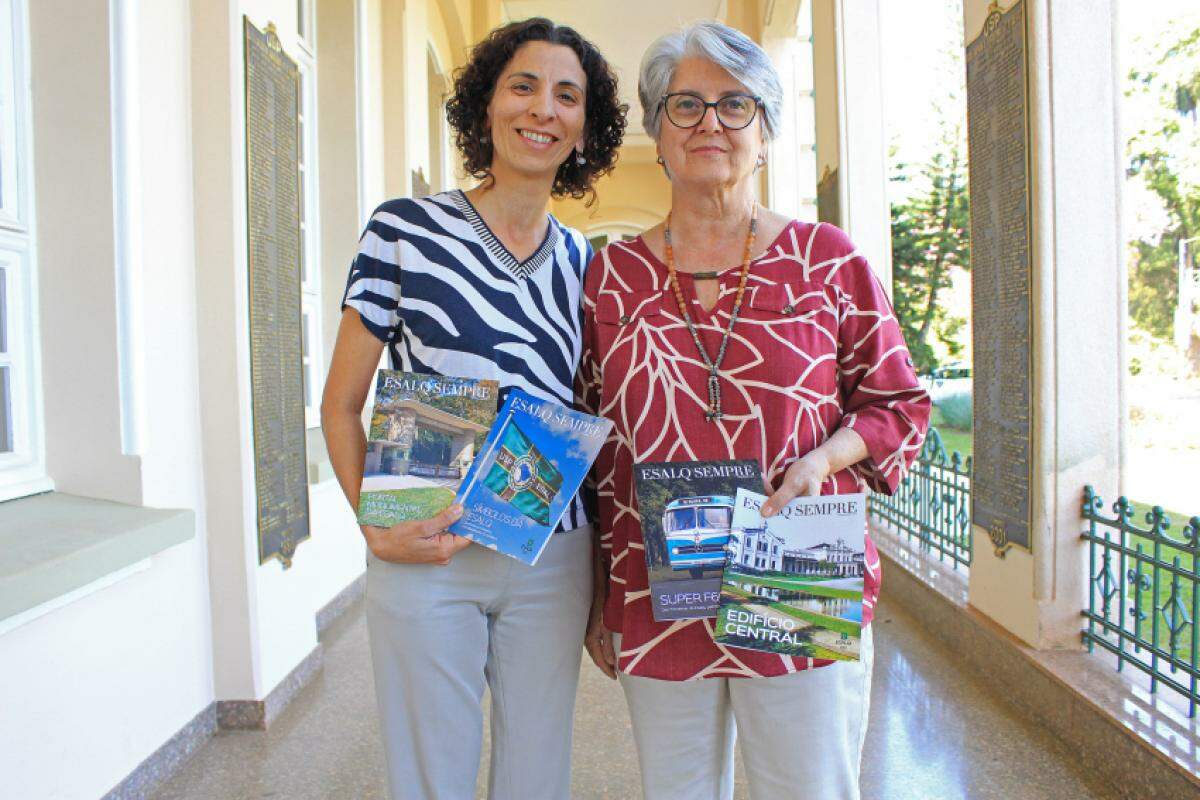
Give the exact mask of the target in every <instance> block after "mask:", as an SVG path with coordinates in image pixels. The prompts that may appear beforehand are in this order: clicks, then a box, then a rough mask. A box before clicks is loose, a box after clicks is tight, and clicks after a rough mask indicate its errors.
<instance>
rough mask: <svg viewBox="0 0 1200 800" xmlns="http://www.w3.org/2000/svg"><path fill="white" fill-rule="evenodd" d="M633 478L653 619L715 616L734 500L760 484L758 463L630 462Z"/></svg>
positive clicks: (757, 489) (760, 475)
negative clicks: (739, 491) (741, 492)
mask: <svg viewBox="0 0 1200 800" xmlns="http://www.w3.org/2000/svg"><path fill="white" fill-rule="evenodd" d="M633 479H634V485H635V486H636V488H637V499H638V513H639V514H640V515H641V518H642V541H643V542H644V543H645V548H646V571H647V573H649V578H650V606H651V609H652V610H653V612H654V618H655V619H656V620H658V621H660V622H662V621H664V620H672V619H691V618H694V617H711V616H714V615H716V613H717V604H718V600H719V599H720V596H721V570H722V569H723V568H724V566H725V547H726V545H727V544H728V542H729V532H730V526H731V524H732V522H733V505H734V497H735V496H736V495H737V491H738V489H750V490H751V491H760V490H761V489H762V488H763V481H762V470H760V469H759V466H758V462H757V461H754V460H745V461H699V462H680V463H646V464H635V465H634V467H633Z"/></svg>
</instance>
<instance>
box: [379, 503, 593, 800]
mask: <svg viewBox="0 0 1200 800" xmlns="http://www.w3.org/2000/svg"><path fill="white" fill-rule="evenodd" d="M591 553H592V531H591V526H584V527H582V528H576V529H575V530H573V531H568V532H565V533H557V534H555V535H554V536H552V537H551V538H550V543H549V544H547V545H546V550H545V551H544V552H543V553H542V556H541V558H540V559H539V560H538V563H537V565H536V566H533V567H530V566H527V565H525V564H522V563H520V562H518V561H516V560H514V559H512V558H508V557H507V556H502V555H500V554H498V553H496V552H494V551H492V550H489V549H487V548H485V547H480V546H477V545H472V546H471V547H468V548H467V549H465V550H463V551H461V552H460V553H458V554H457V555H455V556H454V558H453V559H452V560H451V562H450V563H449V564H448V565H447V566H444V567H442V566H436V565H427V564H391V563H388V562H385V561H380V560H378V559H376V558H374V557H373V556H368V562H367V626H368V630H369V632H370V638H371V661H372V664H373V666H374V670H375V691H376V696H377V698H378V702H379V713H380V718H381V720H382V726H383V742H384V749H385V751H386V756H387V769H388V784H389V786H390V788H391V795H392V797H393V798H395V800H470V798H474V797H475V784H476V778H477V772H478V769H479V756H480V749H481V747H482V740H483V709H482V706H481V703H482V700H483V690H484V684H485V682H486V684H487V686H488V687H489V688H490V690H491V696H492V712H491V713H492V716H491V733H492V757H491V765H490V769H489V774H488V796H489V797H490V798H492V800H510V799H511V800H532V798H538V799H539V800H542V798H544V799H545V800H559V798H563V799H564V800H565V798H568V797H570V792H571V720H572V715H573V713H574V709H575V688H576V684H577V683H578V681H579V661H580V654H581V649H582V645H583V634H584V629H585V627H586V625H587V616H588V608H589V606H590V604H591V598H592V576H591V558H592V556H591Z"/></svg>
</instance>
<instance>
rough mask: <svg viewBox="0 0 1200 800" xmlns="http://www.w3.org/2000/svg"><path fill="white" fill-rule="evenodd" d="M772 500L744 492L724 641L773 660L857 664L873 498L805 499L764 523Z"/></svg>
mask: <svg viewBox="0 0 1200 800" xmlns="http://www.w3.org/2000/svg"><path fill="white" fill-rule="evenodd" d="M766 499H767V498H766V496H765V495H762V494H758V493H756V492H748V491H745V490H739V491H738V493H737V500H736V503H737V505H736V507H735V509H734V512H733V535H732V536H731V537H730V541H729V558H728V561H727V562H726V564H725V575H724V578H723V579H722V582H721V609H720V612H719V613H718V614H717V629H716V640H717V641H718V642H720V643H721V644H724V645H730V646H732V647H743V648H747V649H750V650H761V651H763V652H766V653H778V654H780V655H789V656H807V657H809V658H826V659H834V660H839V661H857V660H858V657H859V645H860V642H861V638H862V596H863V553H864V550H865V547H866V527H867V512H866V509H867V496H866V495H865V494H861V493H860V494H841V495H825V496H820V497H797V498H796V499H795V500H793V501H792V502H790V503H788V504H787V505H786V506H784V507H783V509H782V510H781V511H780V512H779V513H778V514H776V515H775V516H773V517H771V518H770V519H767V520H764V519H763V518H762V515H761V514H760V513H759V509H760V508H762V504H763V503H764V502H765V501H766Z"/></svg>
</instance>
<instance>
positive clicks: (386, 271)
mask: <svg viewBox="0 0 1200 800" xmlns="http://www.w3.org/2000/svg"><path fill="white" fill-rule="evenodd" d="M397 222H398V218H397V216H396V215H395V214H394V213H392V212H391V211H389V210H388V208H387V204H385V205H383V206H380V207H379V208H378V209H376V210H375V213H374V214H372V215H371V219H370V221H368V222H367V227H366V230H364V231H363V235H362V238H360V239H359V240H358V252H357V253H356V254H355V256H354V261H353V262H352V263H351V264H350V274H349V276H348V277H347V278H346V291H345V293H344V294H343V295H342V308H343V309H346V308H353V309H354V310H355V311H357V312H358V315H359V317H360V318H361V319H362V323H363V326H364V327H366V329H367V330H368V331H370V332H371V333H372V334H374V335H375V337H376V338H378V339H379V340H380V341H383V342H391V341H393V340H394V339H395V338H396V337H397V336H398V335H399V332H400V258H399V255H400V248H399V245H398V241H399V236H400V232H399V231H398V230H397V228H396V223H397Z"/></svg>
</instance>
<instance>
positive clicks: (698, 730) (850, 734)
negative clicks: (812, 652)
mask: <svg viewBox="0 0 1200 800" xmlns="http://www.w3.org/2000/svg"><path fill="white" fill-rule="evenodd" d="M615 644H616V646H617V647H618V648H619V647H620V644H619V637H617V642H615ZM861 652H862V660H861V661H856V662H841V663H837V664H832V665H830V666H827V667H821V668H819V669H810V670H805V671H803V672H797V673H794V674H791V675H783V676H780V677H778V678H709V679H705V680H696V681H664V680H656V679H654V678H641V677H634V676H631V675H625V674H621V675H620V680H621V688H622V689H624V690H625V700H626V702H627V703H628V704H629V716H630V718H631V719H632V722H633V738H634V742H635V744H636V745H637V752H638V761H640V762H641V767H642V792H643V794H644V796H645V798H646V800H731V798H732V797H733V746H734V741H735V740H738V739H740V741H741V748H742V760H743V761H744V762H745V765H746V773H747V775H746V778H747V783H748V784H749V787H750V797H751V798H753V800H858V798H859V791H858V771H859V764H860V762H861V761H862V746H863V740H864V739H865V737H866V732H867V714H868V710H869V707H870V698H871V664H872V661H873V655H874V653H873V644H872V632H871V628H870V626H868V627H867V629H866V630H864V631H863V637H862V651H861Z"/></svg>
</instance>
